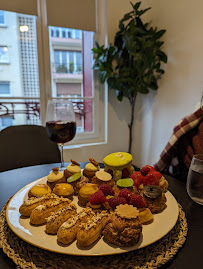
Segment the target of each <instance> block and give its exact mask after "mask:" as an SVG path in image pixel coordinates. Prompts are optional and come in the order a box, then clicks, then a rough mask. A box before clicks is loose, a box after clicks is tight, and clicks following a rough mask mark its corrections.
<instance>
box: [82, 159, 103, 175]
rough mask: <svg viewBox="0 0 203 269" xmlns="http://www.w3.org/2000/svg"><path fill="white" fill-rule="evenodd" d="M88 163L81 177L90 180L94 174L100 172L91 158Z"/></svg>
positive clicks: (97, 165) (96, 163)
mask: <svg viewBox="0 0 203 269" xmlns="http://www.w3.org/2000/svg"><path fill="white" fill-rule="evenodd" d="M89 160H90V163H87V164H86V166H85V169H84V170H83V175H84V176H85V177H87V178H89V179H90V180H91V179H92V178H93V176H95V173H96V172H97V171H99V170H100V167H99V164H98V162H97V161H95V160H94V159H93V158H90V159H89Z"/></svg>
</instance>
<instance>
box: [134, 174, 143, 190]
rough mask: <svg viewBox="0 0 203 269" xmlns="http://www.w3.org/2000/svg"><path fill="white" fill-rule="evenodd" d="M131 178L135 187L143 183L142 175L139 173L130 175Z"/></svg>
mask: <svg viewBox="0 0 203 269" xmlns="http://www.w3.org/2000/svg"><path fill="white" fill-rule="evenodd" d="M131 178H132V179H133V181H134V185H135V186H136V187H139V186H140V184H142V182H143V178H144V177H143V175H142V174H141V173H140V172H134V173H133V174H132V175H131Z"/></svg>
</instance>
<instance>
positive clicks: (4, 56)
mask: <svg viewBox="0 0 203 269" xmlns="http://www.w3.org/2000/svg"><path fill="white" fill-rule="evenodd" d="M8 62H9V58H8V47H6V46H0V63H8Z"/></svg>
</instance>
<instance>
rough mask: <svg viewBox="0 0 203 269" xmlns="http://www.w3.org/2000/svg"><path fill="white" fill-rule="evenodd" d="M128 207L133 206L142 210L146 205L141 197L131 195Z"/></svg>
mask: <svg viewBox="0 0 203 269" xmlns="http://www.w3.org/2000/svg"><path fill="white" fill-rule="evenodd" d="M129 205H133V206H135V207H137V208H143V207H146V205H147V203H146V201H145V199H144V198H143V197H142V196H141V195H139V194H133V195H132V196H131V199H130V202H129Z"/></svg>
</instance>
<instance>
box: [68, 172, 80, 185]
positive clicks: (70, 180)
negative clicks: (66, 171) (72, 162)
mask: <svg viewBox="0 0 203 269" xmlns="http://www.w3.org/2000/svg"><path fill="white" fill-rule="evenodd" d="M79 178H81V173H75V174H74V175H72V176H70V177H69V178H67V182H68V183H71V182H74V181H76V180H78V179H79Z"/></svg>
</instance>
